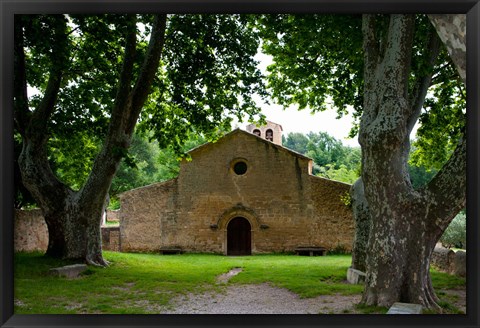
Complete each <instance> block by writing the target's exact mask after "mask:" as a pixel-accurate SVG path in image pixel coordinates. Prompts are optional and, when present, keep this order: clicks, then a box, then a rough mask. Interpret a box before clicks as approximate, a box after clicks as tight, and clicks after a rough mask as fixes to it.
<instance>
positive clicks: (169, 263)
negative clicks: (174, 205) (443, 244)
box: [14, 252, 465, 314]
mask: <svg viewBox="0 0 480 328" xmlns="http://www.w3.org/2000/svg"><path fill="white" fill-rule="evenodd" d="M104 256H105V258H106V259H107V260H108V261H110V262H111V265H110V266H109V267H107V268H96V267H89V269H88V270H87V271H86V272H85V274H83V275H82V276H81V277H80V278H77V279H66V278H60V277H53V276H49V275H48V270H49V269H50V268H53V267H57V266H63V265H67V264H72V262H68V261H60V260H54V259H50V258H46V257H44V256H42V255H41V254H39V253H18V254H16V255H15V272H14V275H15V287H14V288H15V313H16V314H27V313H31V314H33V313H37V314H40V313H42V314H43V313H45V314H46V313H55V314H60V313H71V314H74V313H102V314H127V313H128V314H136V313H144V314H145V313H147V314H153V313H158V310H159V308H160V307H161V306H168V304H169V301H170V299H171V298H172V297H174V296H176V295H178V294H182V293H187V292H193V293H197V292H198V293H200V292H204V291H206V290H212V289H215V290H218V291H219V292H220V291H221V290H222V289H224V288H225V286H223V285H217V284H216V283H215V279H216V277H217V276H218V275H220V274H222V273H226V272H228V271H229V270H231V269H232V268H236V267H241V268H242V269H243V271H242V272H241V273H240V274H238V275H237V276H234V277H233V278H232V279H231V280H230V281H229V284H257V283H263V282H270V283H271V284H272V285H274V286H278V287H283V288H287V289H289V290H291V291H293V292H295V293H297V294H298V295H300V297H315V296H319V295H328V294H336V293H339V294H343V295H351V294H361V292H362V290H363V286H361V285H350V284H347V283H346V281H345V277H346V271H347V268H348V267H349V266H350V263H351V256H350V255H329V256H320V257H305V256H293V255H255V256H242V257H227V256H223V255H213V254H182V255H168V256H165V255H164V256H162V255H154V254H129V253H116V252H104ZM432 281H433V285H434V287H435V288H439V289H452V288H459V287H462V286H465V279H462V278H458V277H455V276H451V275H448V274H445V273H440V272H435V271H432ZM446 306H449V305H446Z"/></svg>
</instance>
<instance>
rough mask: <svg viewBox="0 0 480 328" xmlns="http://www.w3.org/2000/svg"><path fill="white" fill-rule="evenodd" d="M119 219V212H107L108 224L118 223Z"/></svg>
mask: <svg viewBox="0 0 480 328" xmlns="http://www.w3.org/2000/svg"><path fill="white" fill-rule="evenodd" d="M119 220H120V219H119V210H107V221H108V222H118V221H119Z"/></svg>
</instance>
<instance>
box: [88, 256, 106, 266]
mask: <svg viewBox="0 0 480 328" xmlns="http://www.w3.org/2000/svg"><path fill="white" fill-rule="evenodd" d="M85 262H87V264H88V265H91V266H95V267H102V268H105V267H108V266H109V265H110V262H108V261H107V260H105V259H103V257H101V256H100V257H97V260H96V261H95V260H93V259H92V258H90V257H87V258H86V259H85Z"/></svg>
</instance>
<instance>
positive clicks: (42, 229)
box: [14, 209, 121, 252]
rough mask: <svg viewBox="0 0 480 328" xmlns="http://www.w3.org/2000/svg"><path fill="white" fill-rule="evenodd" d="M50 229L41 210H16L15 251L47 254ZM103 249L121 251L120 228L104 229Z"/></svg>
mask: <svg viewBox="0 0 480 328" xmlns="http://www.w3.org/2000/svg"><path fill="white" fill-rule="evenodd" d="M47 248H48V228H47V224H46V223H45V219H44V218H43V215H42V211H41V210H40V209H34V210H28V211H25V210H15V223H14V249H15V252H33V251H39V252H46V251H47ZM102 248H103V249H104V250H111V251H120V250H121V243H120V228H119V227H102Z"/></svg>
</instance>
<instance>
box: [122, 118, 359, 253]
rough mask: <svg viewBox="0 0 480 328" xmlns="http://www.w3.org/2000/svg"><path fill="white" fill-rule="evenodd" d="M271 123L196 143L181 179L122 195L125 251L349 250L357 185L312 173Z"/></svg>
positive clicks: (308, 162) (182, 166)
mask: <svg viewBox="0 0 480 328" xmlns="http://www.w3.org/2000/svg"><path fill="white" fill-rule="evenodd" d="M267 123H268V124H267V125H266V126H260V127H257V126H255V125H253V124H251V125H249V126H247V131H244V130H241V129H236V130H234V131H232V132H230V133H228V134H226V135H225V136H223V137H222V138H220V139H219V140H218V141H216V142H215V143H206V144H204V145H202V146H199V147H197V148H194V149H193V150H191V151H190V152H189V155H190V157H191V161H187V160H183V161H182V162H181V164H180V173H179V175H178V177H177V178H175V179H172V180H169V181H165V182H161V183H156V184H152V185H149V186H145V187H141V188H138V189H134V190H130V191H127V192H125V193H123V194H122V195H120V200H121V210H120V233H121V243H122V251H125V252H132V251H139V252H140V251H151V252H156V251H159V250H161V249H166V248H179V249H182V250H183V251H186V252H212V253H221V254H226V255H248V254H256V253H270V252H288V251H293V250H294V249H295V248H297V247H301V246H308V247H310V246H316V247H318V246H320V247H325V248H327V249H335V248H337V247H341V248H345V249H347V250H350V249H351V247H352V241H353V235H354V225H353V218H352V212H351V209H350V208H349V207H348V206H346V205H345V204H344V202H343V201H342V197H344V196H345V195H346V193H347V192H348V190H349V187H350V185H348V184H345V183H341V182H337V181H332V180H328V179H324V178H320V177H316V176H314V175H312V160H311V159H310V158H308V157H305V156H303V155H301V154H299V153H297V152H294V151H292V150H290V149H288V148H285V147H283V146H282V145H281V143H282V127H281V126H280V125H278V124H275V123H272V122H267Z"/></svg>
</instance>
